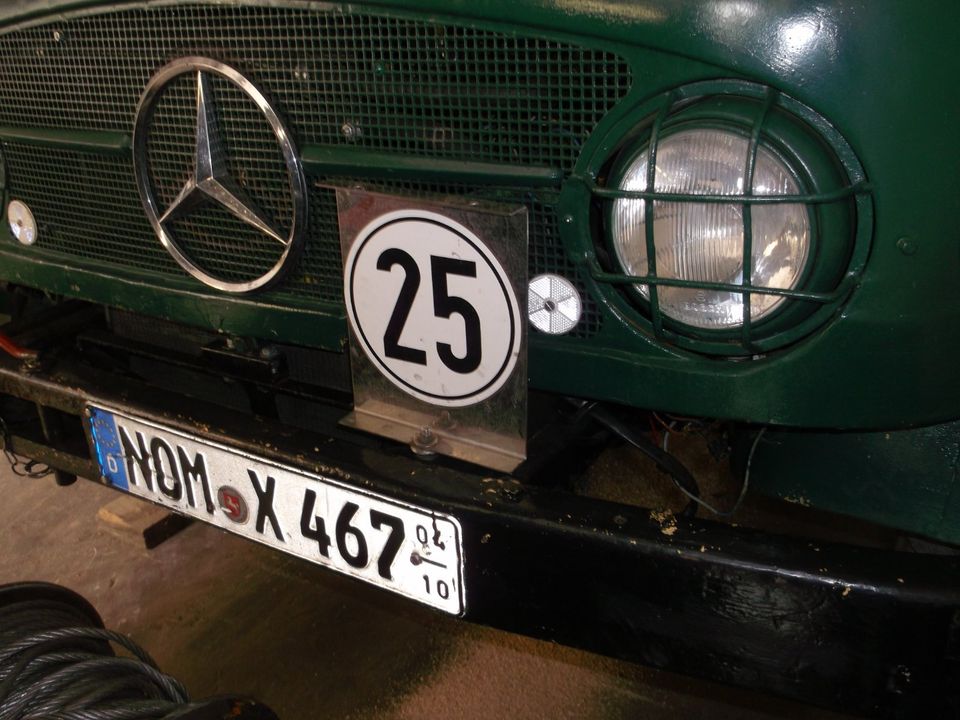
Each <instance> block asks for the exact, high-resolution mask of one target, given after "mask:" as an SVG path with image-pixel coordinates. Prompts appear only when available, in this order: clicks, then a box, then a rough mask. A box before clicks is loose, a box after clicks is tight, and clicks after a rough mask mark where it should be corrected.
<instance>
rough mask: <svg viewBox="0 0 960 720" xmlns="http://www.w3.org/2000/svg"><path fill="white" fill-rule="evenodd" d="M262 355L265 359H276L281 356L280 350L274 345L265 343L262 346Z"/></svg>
mask: <svg viewBox="0 0 960 720" xmlns="http://www.w3.org/2000/svg"><path fill="white" fill-rule="evenodd" d="M260 357H261V358H262V359H264V360H276V359H277V358H278V357H280V351H279V350H277V348H276V347H275V346H273V345H264V346H263V347H262V348H260Z"/></svg>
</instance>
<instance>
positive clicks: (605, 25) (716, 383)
mask: <svg viewBox="0 0 960 720" xmlns="http://www.w3.org/2000/svg"><path fill="white" fill-rule="evenodd" d="M92 5H95V4H94V3H91V2H86V3H78V2H51V1H50V0H44V1H42V2H40V1H37V2H26V1H24V2H16V3H7V4H5V5H4V8H3V10H0V21H2V22H4V23H5V24H13V23H17V22H24V21H28V20H30V19H34V20H36V18H38V17H42V16H44V15H45V14H46V13H48V12H51V11H52V10H55V9H56V10H68V9H74V8H78V7H80V6H92ZM941 5H942V7H941V8H940V10H939V11H938V12H932V11H931V10H930V9H928V10H926V11H925V12H918V11H916V10H915V9H911V8H910V6H909V4H906V3H899V2H892V1H891V2H853V1H849V0H844V1H840V0H837V1H834V2H826V3H822V2H821V3H814V2H800V1H796V2H784V3H734V2H723V1H719V0H718V1H716V2H701V1H698V0H691V1H688V2H667V1H666V0H663V1H660V2H634V3H618V2H597V3H589V4H584V3H579V2H573V1H570V2H532V3H523V4H521V5H520V6H517V5H516V4H511V5H510V9H509V19H507V15H508V14H507V13H506V12H505V8H506V6H505V4H503V3H499V2H443V3H441V2H429V1H420V2H403V3H397V2H380V3H377V6H378V7H379V8H380V9H382V10H383V11H384V12H388V13H391V12H392V13H398V14H401V15H414V16H422V15H423V13H426V14H427V15H428V16H429V17H438V18H439V17H443V18H449V17H454V18H460V19H463V21H465V22H469V23H476V24H477V25H480V26H483V27H490V28H495V29H499V30H507V31H509V30H510V29H511V28H516V27H519V26H521V25H522V27H523V28H524V29H525V31H528V32H529V31H531V30H532V31H536V32H538V33H542V34H544V35H548V36H556V37H558V38H573V39H574V40H576V41H579V42H582V43H584V44H588V45H598V46H601V47H604V48H605V49H610V50H613V51H616V52H617V53H618V54H620V55H622V56H623V57H624V58H626V59H627V60H628V61H629V62H630V64H631V67H632V71H633V84H632V89H631V92H630V94H629V96H628V97H627V98H626V99H625V100H624V101H622V102H621V103H620V104H619V105H618V106H617V108H615V109H614V111H613V112H612V113H611V114H610V115H609V116H608V117H607V118H605V119H604V120H603V121H602V122H601V125H600V126H599V127H598V129H597V131H596V132H595V133H594V134H593V136H592V137H591V140H590V141H589V142H588V143H587V145H586V146H585V147H584V148H583V153H582V156H581V162H580V163H579V165H578V171H579V168H581V167H586V166H587V165H588V159H589V158H590V157H591V156H592V154H593V153H594V151H595V150H596V149H597V147H596V146H598V145H599V144H600V143H601V142H602V139H603V137H604V135H605V133H604V130H605V129H606V128H609V127H611V126H613V125H614V124H615V123H617V122H618V121H623V120H624V119H629V118H630V117H631V113H632V112H634V111H635V110H636V108H637V107H638V106H639V105H641V104H642V102H643V101H644V100H645V99H647V98H651V97H653V96H655V95H656V94H658V93H662V92H664V91H665V90H668V89H670V88H673V87H677V86H679V85H682V84H686V83H689V82H693V81H698V80H704V79H712V78H718V77H730V78H745V79H750V80H755V81H758V82H762V83H765V84H767V85H769V86H771V87H774V88H777V89H778V90H780V91H781V92H783V93H785V94H787V95H789V96H791V97H793V98H795V99H797V100H799V101H800V102H802V103H805V104H806V105H808V106H810V107H811V108H813V109H814V110H816V111H817V112H818V113H819V114H821V115H822V116H823V117H825V118H827V119H829V121H830V122H831V123H833V124H834V125H835V127H836V128H837V130H839V132H840V133H841V134H842V135H843V136H844V137H845V138H846V139H847V141H848V142H849V143H850V144H851V145H852V147H853V149H854V150H855V151H856V153H857V154H858V156H859V158H860V160H861V162H862V164H863V166H864V168H865V170H866V174H867V177H868V179H869V181H870V183H871V185H872V187H873V188H874V195H873V198H874V204H875V212H876V220H875V227H874V236H873V243H872V251H871V256H870V258H869V262H868V264H867V266H866V272H865V273H864V274H863V276H862V278H861V280H860V284H859V287H857V288H856V289H855V291H854V292H853V293H852V295H851V297H850V299H849V301H848V302H847V303H846V304H845V305H844V306H843V307H842V309H841V310H840V311H839V312H838V313H837V316H836V317H835V318H834V319H833V320H832V321H831V322H829V323H827V324H826V325H825V326H824V327H823V328H822V329H821V330H819V331H818V332H816V333H814V334H813V335H811V336H809V337H807V338H805V339H804V340H802V341H800V342H799V343H797V344H796V345H794V346H792V347H790V348H787V349H784V350H781V351H778V352H776V353H774V354H771V355H769V356H767V357H764V358H762V359H757V360H754V361H748V362H728V361H723V360H717V359H713V358H705V357H701V356H698V355H696V354H692V353H687V352H682V351H679V350H677V349H676V348H671V347H669V346H664V345H661V344H659V343H658V342H656V341H654V340H653V339H652V338H651V336H650V335H649V333H647V332H646V331H645V330H644V329H642V328H641V327H639V326H638V325H637V324H636V323H633V322H631V319H630V318H623V317H618V316H617V314H614V312H612V310H611V308H610V307H606V308H604V309H605V310H606V311H607V312H608V317H607V318H606V321H605V322H604V324H603V328H602V330H601V333H600V334H599V335H598V336H597V337H594V338H591V339H589V340H574V339H567V340H563V339H560V340H558V339H555V338H547V337H540V336H536V337H534V338H533V339H532V342H531V355H532V357H531V363H530V373H531V383H532V385H533V386H535V387H538V388H543V389H547V390H557V391H561V392H577V393H579V394H582V395H589V396H595V397H597V398H604V399H610V400H618V401H621V402H626V403H632V404H636V405H640V406H644V407H653V408H658V409H662V410H667V411H674V412H680V413H693V414H700V415H708V416H715V417H727V418H732V419H740V420H749V421H754V422H764V423H777V424H784V425H793V426H806V427H833V428H883V429H889V428H899V427H909V426H918V425H925V424H931V423H935V422H939V421H945V420H949V419H953V418H954V417H957V416H958V414H960V377H958V374H957V373H956V371H955V368H956V365H957V358H958V355H960V303H958V302H957V301H956V299H955V297H956V296H955V293H954V288H955V286H956V281H957V278H958V275H960V237H958V234H960V233H958V230H957V226H956V223H955V217H956V214H957V210H958V209H960V201H958V197H957V194H956V192H955V191H954V190H953V189H952V188H951V187H950V184H949V182H947V181H946V180H945V179H946V178H947V177H949V176H950V174H951V172H952V170H955V169H956V168H957V167H958V166H960V145H958V143H957V142H956V140H955V132H954V125H955V119H956V117H957V116H958V109H960V108H958V100H957V98H956V95H955V94H953V93H949V92H946V91H944V89H943V88H944V85H943V82H942V78H944V77H953V76H954V75H955V74H956V72H955V71H956V70H958V69H960V63H958V59H957V56H956V54H955V53H953V52H952V51H951V49H950V47H951V43H950V33H951V32H952V28H953V27H955V26H956V20H958V19H960V10H958V9H956V8H955V6H954V5H952V4H949V3H942V4H941ZM637 119H638V120H639V119H640V118H639V117H638V118H637ZM7 130H9V129H7ZM43 140H44V141H48V140H49V138H43ZM68 140H69V142H71V143H73V144H83V143H85V142H91V139H90V138H85V137H81V136H78V137H74V138H69V139H68ZM102 141H103V142H106V143H107V144H108V145H109V144H111V143H113V145H117V146H121V147H122V144H123V140H122V138H121V139H118V138H112V139H110V138H107V139H104V140H102ZM308 154H309V155H310V157H308V158H307V160H308V163H309V162H316V163H331V162H332V163H343V162H349V160H344V159H342V158H341V159H338V158H336V157H335V153H329V152H328V153H326V154H325V153H323V152H322V149H318V150H316V151H313V152H311V153H308ZM314 156H315V157H314ZM368 159H369V168H370V171H371V175H373V176H376V175H377V174H378V173H380V174H382V173H383V172H384V170H383V167H384V158H368ZM360 160H361V161H364V159H363V158H360ZM438 165H439V164H438ZM414 170H415V169H412V168H410V167H409V166H403V165H398V167H397V170H396V172H397V173H401V174H402V173H403V172H404V171H406V172H414ZM453 170H454V168H453V167H450V166H448V167H438V169H437V170H436V172H437V173H440V174H443V175H446V176H447V177H449V176H450V174H451V173H452V172H453ZM358 171H360V172H361V173H362V171H363V168H362V167H361V168H358ZM483 171H484V168H469V167H464V178H463V179H465V180H469V179H471V173H473V174H481V175H482V174H483ZM515 172H516V173H517V174H518V176H521V177H522V178H523V180H524V181H525V182H530V183H536V182H539V181H542V182H544V183H545V184H555V183H556V178H555V176H553V175H551V173H550V172H549V169H547V170H543V169H535V168H532V169H527V170H526V171H524V170H522V169H519V170H516V171H515ZM538 175H539V177H538ZM576 181H577V171H575V173H574V177H573V179H572V181H570V180H568V181H567V183H566V184H567V185H569V186H571V187H570V188H569V192H568V193H567V196H566V199H567V200H568V201H569V202H570V205H569V213H570V215H571V219H572V222H571V223H570V225H569V226H565V227H564V231H565V232H566V233H568V234H569V233H570V232H581V233H582V232H583V231H584V225H585V224H586V223H587V222H588V217H587V214H586V208H585V207H584V205H583V202H582V200H583V198H578V197H577V193H576V192H575V188H573V185H574V184H575V183H576ZM904 237H907V238H910V240H911V242H912V243H913V246H914V248H915V249H916V252H914V253H913V254H910V255H907V254H905V253H904V252H902V251H901V249H899V248H898V240H900V239H901V238H904ZM10 250H15V249H14V248H11V247H10V246H9V245H7V246H6V247H4V249H3V252H2V254H0V276H2V277H4V278H6V279H11V280H19V281H22V282H26V283H28V284H33V285H36V286H40V287H48V288H51V289H55V290H57V291H60V292H64V293H65V294H69V295H78V296H85V297H90V298H91V299H96V300H99V301H101V302H110V303H113V304H116V305H118V306H122V307H128V308H131V309H136V310H139V311H141V312H147V313H152V314H156V315H160V316H164V317H168V318H173V319H179V320H181V321H185V322H191V323H197V324H202V325H206V326H213V327H216V328H220V329H222V330H224V331H230V332H243V333H247V332H251V331H257V332H256V334H263V331H264V330H267V331H268V332H267V334H268V335H269V336H274V337H276V336H281V337H283V338H284V339H287V340H292V341H297V342H302V343H304V344H310V345H318V346H322V347H326V348H339V347H341V344H342V340H343V338H344V336H345V326H344V321H343V313H342V311H341V310H340V309H339V308H326V309H321V310H318V309H317V308H312V309H310V310H306V309H305V310H303V311H302V312H300V311H295V310H290V309H286V308H281V307H269V306H264V305H261V304H258V302H257V301H256V300H252V301H247V300H245V301H242V302H237V301H234V300H226V299H223V298H216V297H211V294H210V293H209V292H208V291H206V290H204V289H202V288H201V287H199V286H197V285H194V284H192V283H189V282H185V283H184V284H183V286H182V287H171V289H170V290H169V291H151V292H149V293H147V292H145V291H144V287H143V285H142V283H139V282H137V280H138V278H136V277H131V278H130V280H129V281H120V280H117V279H115V278H108V277H105V276H101V277H98V276H97V273H96V269H95V268H91V269H90V271H89V272H83V273H80V272H74V273H72V275H73V276H74V277H72V278H65V277H63V273H62V272H60V271H59V270H58V269H57V268H56V266H55V260H54V259H51V260H50V261H48V263H46V264H44V263H39V262H35V261H33V260H25V259H22V258H20V257H19V253H16V252H10ZM77 275H82V277H76V276H77ZM77 288H79V290H77Z"/></svg>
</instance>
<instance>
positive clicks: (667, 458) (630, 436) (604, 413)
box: [573, 401, 701, 517]
mask: <svg viewBox="0 0 960 720" xmlns="http://www.w3.org/2000/svg"><path fill="white" fill-rule="evenodd" d="M573 402H574V403H575V404H577V405H579V410H578V414H579V413H583V414H587V415H589V416H590V417H592V418H593V419H594V420H596V421H597V422H599V423H600V424H601V425H603V426H604V427H606V428H607V429H608V430H610V431H611V432H613V433H614V434H615V435H618V436H619V437H621V438H622V439H624V440H626V441H627V442H628V443H630V444H631V445H633V446H634V447H635V448H636V449H637V450H639V451H640V452H642V453H643V454H644V455H646V456H647V457H648V458H650V459H651V460H653V462H655V463H656V464H657V467H659V468H660V469H661V470H663V471H664V472H665V473H666V474H667V475H669V476H670V478H671V479H672V480H673V483H674V484H675V485H676V486H677V487H678V488H679V489H680V491H681V492H683V494H684V495H686V496H687V497H688V498H689V500H690V501H689V502H688V503H687V505H686V507H684V509H683V510H682V511H681V513H680V514H681V515H682V516H684V517H693V516H694V515H696V514H697V506H698V505H699V504H700V503H701V501H700V486H699V485H698V484H697V479H696V478H695V477H694V476H693V474H692V473H691V472H690V471H689V470H688V469H687V468H686V466H685V465H684V464H683V463H682V462H680V461H679V460H677V458H675V457H674V456H673V455H671V454H670V453H668V452H667V451H665V450H664V449H663V448H661V447H660V446H659V445H657V444H656V443H655V442H653V441H652V440H650V439H649V438H648V437H647V436H646V435H645V434H644V433H641V432H637V431H635V430H634V429H633V428H632V427H630V425H629V424H627V423H626V422H624V421H623V420H621V419H620V418H618V417H617V416H616V415H615V414H614V413H613V412H611V411H610V410H608V409H607V408H605V407H603V406H602V405H600V404H599V403H595V402H587V403H580V402H578V401H573Z"/></svg>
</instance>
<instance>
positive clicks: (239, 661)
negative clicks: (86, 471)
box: [0, 466, 839, 720]
mask: <svg viewBox="0 0 960 720" xmlns="http://www.w3.org/2000/svg"><path fill="white" fill-rule="evenodd" d="M0 492H2V498H3V500H2V503H0V528H2V536H0V537H2V547H3V551H2V554H0V584H2V583H7V582H12V581H18V580H28V579H32V580H48V581H52V582H56V583H61V584H63V585H67V586H69V587H71V588H73V589H74V590H77V591H79V592H80V593H82V594H83V595H85V596H86V597H87V598H89V599H90V600H91V601H92V602H93V603H94V605H95V606H96V607H97V608H98V609H99V611H100V613H101V615H102V616H103V617H104V620H105V622H106V624H107V626H108V627H112V628H114V629H117V630H120V631H122V632H125V633H128V634H130V635H132V636H133V637H134V638H135V639H136V640H137V641H139V642H140V643H142V644H143V645H144V646H145V647H146V648H148V649H149V651H150V652H151V653H152V654H153V655H154V657H155V658H156V659H157V661H158V662H159V663H160V665H161V667H162V668H163V669H164V670H165V671H167V672H169V673H171V674H173V675H175V676H177V677H178V678H180V679H181V680H182V681H183V682H184V683H185V684H186V686H187V687H188V689H189V690H190V692H191V693H192V694H193V695H194V696H195V697H205V696H208V695H213V694H217V693H223V692H228V691H234V692H239V693H244V694H250V695H253V696H255V697H257V698H259V699H261V700H263V701H264V702H266V703H268V704H269V705H271V706H272V707H273V708H274V709H275V710H276V711H277V712H278V714H279V715H280V717H281V718H283V720H309V719H313V718H330V719H346V718H372V719H375V720H386V719H390V720H400V719H410V720H413V719H415V718H416V719H418V720H419V719H431V718H437V719H440V718H442V719H444V720H449V719H451V718H511V719H515V720H521V719H526V718H530V719H536V718H551V719H552V718H605V719H606V718H643V719H651V720H656V719H658V718H670V719H671V720H677V719H683V718H711V719H724V718H743V719H749V720H761V719H766V718H798V719H799V718H827V717H839V716H833V715H829V714H827V713H824V712H822V711H819V710H816V709H813V708H808V707H803V706H798V705H794V704H790V703H786V702H782V701H780V700H777V699H773V698H770V697H766V696H762V695H758V694H754V693H746V692H744V691H741V690H737V689H733V688H727V687H723V686H719V685H714V684H710V683H704V682H700V681H696V680H693V679H690V678H685V677H679V676H676V675H671V674H669V673H663V672H657V671H654V670H650V669H648V668H643V667H638V666H635V665H630V664H627V663H621V662H616V661H613V660H610V659H607V658H603V657H599V656H597V655H592V654H590V653H585V652H581V651H577V650H573V649H570V648H565V647H560V646H557V645H553V644H550V643H545V642H540V641H536V640H531V639H529V638H523V637H519V636H516V635H511V634H508V633H503V632H499V631H495V630H491V629H488V628H481V627H476V626H472V625H469V624H467V623H463V622H459V621H456V620H454V619H451V618H447V617H445V616H441V615H439V614H438V613H435V612H432V611H430V610H427V609H424V608H421V607H419V606H416V605H414V604H412V603H411V602H409V601H407V600H403V599H401V598H396V597H393V596H390V595H387V594H385V593H383V592H380V591H377V590H374V589H372V588H368V587H366V586H364V585H361V584H360V583H358V582H356V581H353V580H351V579H349V578H345V577H340V576H337V575H335V574H333V573H331V572H329V571H326V570H324V569H322V568H318V567H315V566H312V565H310V564H308V563H306V562H303V561H300V560H297V559H294V558H291V557H287V556H284V555H281V554H280V553H278V552H276V551H273V550H269V549H267V548H264V547H262V546H259V545H255V544H253V543H250V542H247V541H245V540H242V539H240V538H237V537H234V536H231V535H228V534H225V533H223V532H221V531H219V530H216V529H214V528H212V527H208V526H202V525H193V526H191V527H189V528H188V529H187V530H185V531H184V532H182V533H181V534H179V535H177V536H176V537H174V538H173V539H171V540H169V541H168V542H166V543H165V544H163V545H162V546H160V547H159V548H157V549H155V550H152V551H149V552H148V551H146V550H144V549H143V547H142V545H138V544H137V543H136V542H135V541H134V539H133V538H132V537H130V536H124V535H122V534H117V532H116V531H114V530H110V529H109V528H108V527H107V526H105V525H104V523H102V522H101V521H99V520H98V519H97V511H98V509H99V508H100V507H101V506H102V505H104V504H106V503H108V502H109V501H111V500H113V499H114V498H115V497H116V495H115V493H114V492H113V491H111V490H109V489H106V488H103V487H100V486H97V485H95V484H93V483H90V482H87V481H80V482H78V483H76V484H75V485H73V486H70V487H67V488H58V487H56V486H55V485H54V483H53V481H52V480H51V479H45V480H26V479H20V478H14V477H13V476H12V475H11V474H10V472H9V470H8V468H7V467H6V466H4V467H2V468H0Z"/></svg>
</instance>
